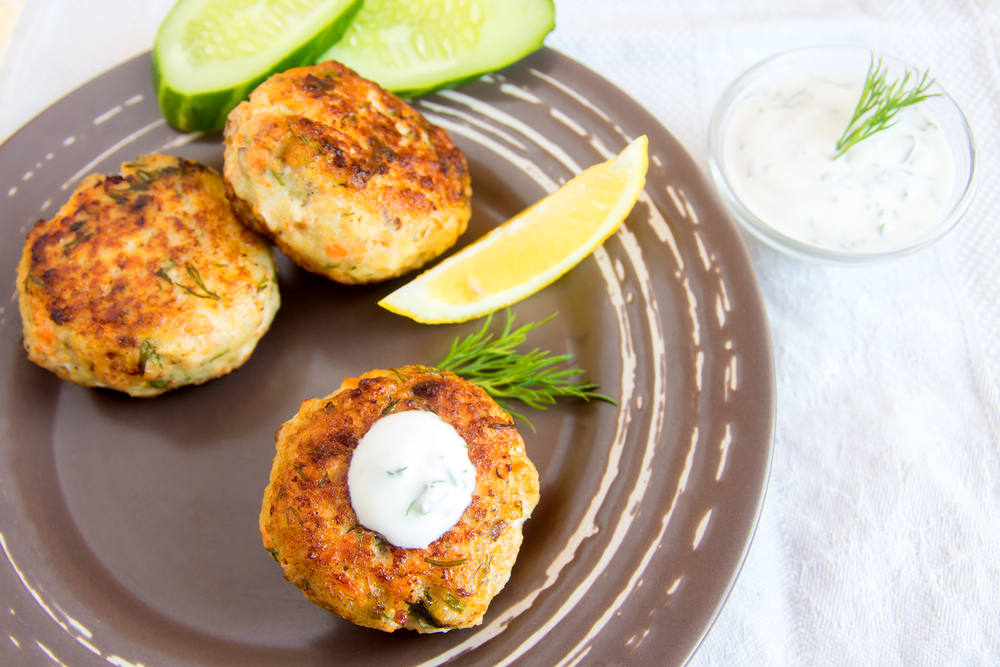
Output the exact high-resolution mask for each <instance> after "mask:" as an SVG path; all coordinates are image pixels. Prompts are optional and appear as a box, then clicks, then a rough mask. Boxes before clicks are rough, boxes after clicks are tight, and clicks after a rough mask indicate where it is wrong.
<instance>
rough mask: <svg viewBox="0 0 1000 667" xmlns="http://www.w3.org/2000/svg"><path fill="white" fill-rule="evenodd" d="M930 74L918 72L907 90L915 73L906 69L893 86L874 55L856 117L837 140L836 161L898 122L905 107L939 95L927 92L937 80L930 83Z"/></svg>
mask: <svg viewBox="0 0 1000 667" xmlns="http://www.w3.org/2000/svg"><path fill="white" fill-rule="evenodd" d="M929 72H930V70H924V73H923V75H921V74H920V72H919V71H918V72H917V73H916V76H919V77H920V80H919V82H917V84H916V85H915V86H913V87H911V88H909V89H908V88H907V84H909V83H910V76H911V75H912V74H913V72H911V71H910V70H909V69H907V70H906V73H905V74H904V75H903V78H902V79H899V80H896V81H893V82H891V83H890V82H889V81H887V78H888V75H889V70H888V68H886V69H882V59H881V58H880V59H879V61H878V62H877V63H876V62H875V56H874V55H873V56H872V62H871V65H869V66H868V76H867V77H865V85H864V88H862V90H861V98H860V99H859V100H858V106H857V107H856V108H855V109H854V116H853V117H852V118H851V122H850V123H848V124H847V129H846V130H844V134H843V136H841V137H840V139H839V140H838V141H837V154H836V155H835V156H834V158H833V159H835V160H836V159H837V158H839V157H840V156H841V155H843V154H844V153H846V152H847V151H848V150H849V149H850V148H851V147H852V146H854V145H855V144H857V143H858V142H859V141H863V140H864V139H867V138H868V137H870V136H872V135H873V134H875V133H876V132H881V131H882V130H884V129H886V128H888V127H892V126H893V125H895V124H896V123H897V122H899V119H898V118H896V115H897V114H898V113H899V112H900V110H901V109H902V108H903V107H908V106H910V105H911V104H916V103H917V102H922V101H924V100H926V99H927V98H928V97H935V96H937V94H938V93H927V89H928V88H930V87H931V85H932V84H933V83H934V79H931V80H930V81H928V80H927V75H928V74H929Z"/></svg>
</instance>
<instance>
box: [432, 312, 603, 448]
mask: <svg viewBox="0 0 1000 667" xmlns="http://www.w3.org/2000/svg"><path fill="white" fill-rule="evenodd" d="M554 317H555V314H553V315H550V316H549V317H547V318H545V319H544V320H541V321H540V322H532V323H529V324H525V325H522V326H520V327H518V328H517V329H514V330H512V328H513V325H514V316H513V315H512V314H511V312H510V309H507V323H506V324H505V325H504V328H503V332H502V333H501V334H500V335H499V337H496V338H494V336H493V334H492V333H490V332H489V328H490V324H491V323H492V320H493V315H492V314H490V315H489V316H488V317H487V318H486V322H485V323H484V324H483V327H482V329H480V330H479V331H478V332H476V333H473V334H470V335H468V336H466V337H465V339H464V340H461V341H460V340H459V339H458V338H455V340H454V341H453V342H452V344H451V351H449V352H448V356H446V357H445V358H444V360H443V361H441V363H439V364H438V365H437V368H439V369H440V370H447V371H451V372H452V373H455V374H456V375H459V376H461V377H462V378H464V379H466V380H468V381H469V382H473V383H475V384H477V385H479V386H480V387H482V388H483V389H484V390H486V393H487V394H489V395H490V396H491V397H492V398H493V399H494V400H496V401H497V402H498V403H499V404H500V405H501V407H503V409H504V410H507V412H509V413H510V414H511V415H512V416H514V417H517V418H518V419H521V420H523V421H524V422H525V423H527V424H528V426H529V427H530V428H531V430H535V427H534V426H533V425H532V423H531V422H530V421H529V420H528V418H527V417H525V416H524V415H521V414H518V413H516V412H512V411H511V410H510V409H508V408H507V406H506V405H504V403H503V401H504V399H516V400H519V401H521V402H523V403H525V404H527V405H528V406H529V407H532V408H536V409H539V410H545V409H546V407H547V406H549V405H552V404H554V403H555V402H556V398H558V397H575V398H582V399H583V400H585V401H589V400H590V399H597V400H602V401H607V402H609V403H613V404H614V405H618V403H617V402H615V400H614V399H612V398H610V397H608V396H605V395H603V394H598V393H596V392H595V391H594V390H595V389H597V388H598V385H596V384H594V383H593V382H586V381H584V380H578V381H576V382H570V378H573V377H575V376H577V375H580V374H582V373H583V371H582V370H581V369H579V368H569V369H561V370H560V369H557V368H555V366H557V365H558V364H561V363H564V362H567V361H570V360H571V359H572V358H573V356H572V355H569V354H560V355H555V356H550V354H549V352H548V351H544V352H543V351H539V350H538V349H537V348H536V349H534V350H532V351H530V352H527V353H523V354H522V353H520V352H518V351H517V347H518V346H519V345H521V344H522V343H524V340H525V337H526V336H527V334H528V333H529V332H531V331H533V330H534V329H537V328H538V327H540V326H541V325H543V324H545V323H546V322H549V321H551V320H552V318H554Z"/></svg>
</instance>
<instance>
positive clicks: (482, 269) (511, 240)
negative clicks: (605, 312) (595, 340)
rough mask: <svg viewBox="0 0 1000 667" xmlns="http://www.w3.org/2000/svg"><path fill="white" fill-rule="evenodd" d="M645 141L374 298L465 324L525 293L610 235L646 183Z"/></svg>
mask: <svg viewBox="0 0 1000 667" xmlns="http://www.w3.org/2000/svg"><path fill="white" fill-rule="evenodd" d="M647 143H648V141H647V139H646V137H645V135H643V136H641V137H639V138H638V139H636V140H635V141H633V142H632V143H631V144H629V145H628V146H626V147H625V150H623V151H622V152H621V153H620V154H619V155H618V156H617V157H615V158H613V159H611V160H608V161H607V162H602V163H600V164H596V165H594V166H592V167H590V168H589V169H587V170H585V171H583V172H582V173H580V174H579V175H577V176H576V177H575V178H573V180H571V181H569V182H568V183H566V184H565V185H563V186H562V187H561V188H559V189H558V190H556V191H555V192H553V193H552V194H550V195H548V196H547V197H545V198H544V199H542V200H540V201H538V202H537V203H535V204H533V205H532V206H530V207H528V208H527V209H525V210H524V211H522V212H521V213H519V214H517V215H516V216H514V217H513V218H511V219H510V220H508V221H507V222H505V223H504V224H502V225H500V226H499V227H497V228H496V229H494V230H492V231H491V232H490V233H489V234H486V235H485V236H483V237H482V238H481V239H479V240H477V241H476V242H474V243H473V244H471V245H469V246H468V247H467V248H465V249H463V250H462V251H460V252H458V253H456V254H454V255H452V256H451V257H449V258H448V259H446V260H444V261H443V262H441V263H440V264H438V265H437V266H435V267H434V268H432V269H430V270H429V271H426V272H424V273H422V274H420V275H419V276H418V277H417V278H415V279H414V280H412V281H410V282H409V283H407V284H406V285H404V286H403V287H400V288H399V289H398V290H396V291H395V292H392V293H391V294H389V295H388V296H387V297H385V298H384V299H382V300H381V301H379V305H380V306H382V307H383V308H386V309H387V310H391V311H392V312H394V313H397V314H399V315H405V316H406V317H409V318H411V319H414V320H416V321H417V322H423V323H426V324H444V323H448V322H465V321H467V320H471V319H474V318H477V317H481V316H483V315H486V314H488V313H492V312H493V311H495V310H498V309H500V308H503V307H505V306H509V305H511V304H513V303H517V302H518V301H520V300H522V299H524V298H526V297H529V296H531V295H532V294H534V293H536V292H538V291H539V290H541V289H542V288H543V287H546V286H548V285H550V284H552V283H553V282H554V281H555V280H556V279H558V278H559V277H561V276H562V275H563V274H565V273H566V272H567V271H569V270H570V269H572V268H573V267H574V266H576V265H577V264H579V263H580V262H581V261H582V260H583V259H584V258H585V257H586V256H587V255H589V254H590V253H591V252H593V250H594V248H596V247H597V246H598V245H600V244H601V243H603V242H604V240H605V239H607V238H608V237H609V236H611V234H613V233H614V232H615V231H616V230H617V229H618V226H619V225H621V222H622V220H624V219H625V216H627V215H628V213H629V211H631V210H632V207H633V206H634V205H635V202H636V199H638V197H639V193H640V192H642V188H643V186H644V185H645V183H646V169H647V168H648V166H649V160H648V157H647Z"/></svg>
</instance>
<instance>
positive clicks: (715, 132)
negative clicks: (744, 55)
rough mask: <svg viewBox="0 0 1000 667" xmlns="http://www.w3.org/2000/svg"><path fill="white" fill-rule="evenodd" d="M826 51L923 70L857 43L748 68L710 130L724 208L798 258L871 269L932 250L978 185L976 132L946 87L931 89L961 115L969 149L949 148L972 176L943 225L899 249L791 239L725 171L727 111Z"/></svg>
mask: <svg viewBox="0 0 1000 667" xmlns="http://www.w3.org/2000/svg"><path fill="white" fill-rule="evenodd" d="M823 50H830V51H851V52H854V53H856V54H861V53H864V54H870V55H871V57H873V58H881V59H883V60H884V61H887V62H888V63H890V64H895V65H897V66H902V67H904V68H906V69H907V70H911V71H914V72H918V71H919V69H918V68H917V67H916V66H914V65H913V64H911V63H909V62H907V61H905V60H903V59H902V58H899V57H898V56H894V55H892V54H890V53H886V52H883V51H880V50H878V49H874V48H868V47H864V46H859V45H856V44H837V43H829V44H813V45H804V46H797V47H793V48H789V49H784V50H782V51H778V52H777V53H774V54H772V55H770V56H768V57H766V58H764V59H762V60H760V61H758V62H756V63H755V64H753V65H751V66H750V67H748V68H747V69H745V70H744V71H743V72H742V73H741V74H740V75H739V76H737V77H736V78H735V79H734V80H733V81H732V82H731V83H730V84H729V85H728V86H726V88H725V89H724V90H723V92H722V94H721V95H720V96H719V99H718V101H717V102H716V104H715V108H714V109H713V112H712V116H711V120H710V122H709V127H708V162H709V171H710V174H711V178H712V181H713V182H714V184H715V186H716V190H717V191H718V193H719V195H720V197H721V199H722V201H723V203H724V204H725V206H726V208H727V209H728V210H729V212H730V213H731V214H732V216H733V218H735V220H736V221H737V223H739V225H740V226H741V227H743V228H744V229H745V230H746V231H748V232H750V233H751V234H752V235H753V236H755V237H756V238H757V239H759V240H760V241H763V242H764V243H766V244H767V245H769V246H771V247H773V248H775V249H777V250H780V251H783V252H785V253H787V254H790V255H792V256H795V257H800V258H802V257H804V258H808V259H814V260H821V261H825V262H828V263H834V264H853V265H868V264H877V263H882V262H885V261H888V260H891V259H896V258H899V257H903V256H905V255H909V254H912V253H914V252H917V251H919V250H922V249H924V248H926V247H928V246H930V245H931V244H933V243H935V242H936V241H938V240H939V239H941V238H942V237H943V236H945V235H946V234H947V233H948V232H950V231H951V230H952V229H954V227H955V226H956V225H957V224H958V222H959V221H960V220H961V219H962V218H963V217H964V216H965V213H966V212H967V211H968V209H969V206H970V205H971V204H972V200H973V198H974V196H975V193H976V190H977V187H978V182H979V168H978V167H979V151H978V148H977V146H976V140H975V136H974V134H973V132H972V127H971V125H970V124H969V120H968V118H967V117H966V115H965V113H964V112H963V111H962V108H961V107H960V106H959V104H958V103H957V102H956V101H955V99H954V98H953V97H952V96H951V94H950V93H949V92H948V91H947V90H946V89H945V88H944V86H942V85H941V84H940V83H939V82H937V81H936V80H934V81H933V82H932V90H934V92H935V93H938V94H939V95H940V97H941V99H942V100H944V103H945V104H947V105H949V106H950V107H952V108H953V110H954V112H955V113H956V114H957V118H958V120H959V121H960V126H961V134H964V136H965V138H966V143H965V144H962V145H959V146H955V145H953V144H952V143H951V142H949V145H950V147H951V148H952V150H953V151H955V152H956V153H961V152H964V151H965V150H967V151H968V160H969V166H968V174H967V177H966V178H965V183H964V187H963V185H962V184H961V177H962V176H965V175H966V174H965V173H964V171H958V173H957V174H956V177H957V178H956V181H957V182H956V184H955V190H956V191H957V190H958V189H959V188H960V187H962V188H963V189H962V194H961V195H960V196H959V198H958V200H957V201H956V202H955V204H954V206H952V207H951V209H950V210H948V211H946V212H945V211H943V212H942V214H941V216H940V217H939V219H938V220H936V221H935V222H933V223H931V225H929V226H928V227H927V229H925V230H924V231H923V232H921V233H919V234H917V235H916V236H914V237H912V238H910V239H907V240H906V241H904V242H902V243H900V244H898V245H895V246H892V247H890V248H887V249H883V250H877V251H852V250H838V249H834V248H826V247H822V246H818V245H814V244H812V243H807V242H805V241H801V240H799V239H796V238H793V237H791V236H788V235H787V234H784V233H782V232H780V231H778V230H776V229H775V228H774V227H772V226H771V225H770V224H768V223H767V222H766V221H764V220H762V219H761V218H760V217H759V216H758V215H756V214H755V213H753V212H752V211H751V210H749V208H748V207H747V206H746V205H745V204H744V203H743V202H742V200H741V199H740V198H739V196H738V195H737V194H736V191H735V190H734V189H733V187H732V185H731V184H730V181H729V178H728V176H727V172H726V169H725V162H724V160H723V158H722V135H723V134H724V131H725V129H726V127H727V125H726V121H728V117H727V116H728V112H729V111H730V110H732V109H733V108H735V105H734V103H735V102H736V101H738V96H737V93H742V92H744V91H743V88H744V87H745V86H746V84H747V82H748V81H749V80H751V79H752V77H753V76H754V75H756V74H758V73H759V72H760V71H761V70H763V69H765V68H766V67H768V66H770V65H773V64H774V63H775V61H779V60H783V59H786V58H790V57H794V56H796V55H797V54H802V53H804V52H820V51H823ZM956 166H957V165H956Z"/></svg>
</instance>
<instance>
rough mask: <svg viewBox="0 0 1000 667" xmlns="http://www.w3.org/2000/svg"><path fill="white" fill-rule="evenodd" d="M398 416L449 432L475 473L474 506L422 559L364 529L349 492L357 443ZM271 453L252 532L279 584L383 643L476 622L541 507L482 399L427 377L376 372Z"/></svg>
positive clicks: (312, 404) (502, 421) (427, 372)
mask: <svg viewBox="0 0 1000 667" xmlns="http://www.w3.org/2000/svg"><path fill="white" fill-rule="evenodd" d="M406 410H428V411H432V412H434V413H435V414H436V415H437V416H438V417H439V418H441V419H442V420H444V421H445V422H446V423H448V424H450V425H451V426H453V427H454V428H455V430H456V431H457V432H458V434H459V435H460V436H461V437H462V438H463V439H464V440H465V442H466V444H467V445H468V448H469V449H468V453H469V460H470V461H471V462H472V464H473V465H474V466H475V468H476V485H475V490H474V492H473V496H472V502H471V504H470V505H469V506H468V507H467V508H466V509H465V512H464V513H463V514H462V516H461V518H460V519H459V520H458V523H457V524H455V526H453V527H452V528H451V529H450V530H448V531H447V532H446V533H445V534H444V535H442V536H441V537H440V538H438V539H437V540H435V541H433V542H431V543H430V545H429V546H428V547H427V548H426V549H406V548H401V547H397V546H393V545H392V544H390V543H389V542H387V541H386V540H385V539H384V538H383V537H382V536H381V535H379V534H378V533H375V532H373V531H371V530H369V529H367V528H365V527H364V526H362V525H361V524H360V523H359V522H358V518H357V515H356V514H355V511H354V509H353V507H352V505H351V498H350V493H349V491H348V483H347V473H348V469H349V467H350V464H351V458H352V456H353V453H354V449H355V448H356V447H357V445H358V442H359V441H360V440H361V438H362V436H364V435H365V434H366V433H367V432H368V430H369V429H370V428H371V427H372V425H373V424H374V423H376V421H378V420H379V419H380V418H381V417H383V416H385V415H388V414H392V413H394V412H401V411H406ZM275 442H276V444H277V454H276V456H275V458H274V463H273V466H272V468H271V476H270V482H269V483H268V485H267V489H266V491H265V493H264V501H263V503H262V506H261V514H260V530H261V533H262V534H263V540H264V546H265V547H267V549H268V551H270V552H271V554H272V555H273V556H274V558H275V560H276V561H278V563H279V564H280V565H281V567H282V568H283V570H284V573H285V578H286V579H287V580H288V581H291V582H292V583H294V584H295V585H296V586H298V587H299V588H300V589H301V590H302V592H303V593H304V594H305V596H306V597H307V598H308V599H309V600H311V601H313V602H315V603H316V604H318V605H319V606H321V607H323V608H325V609H326V610H328V611H330V612H332V613H334V614H337V615H339V616H341V617H343V618H346V619H347V620H350V621H353V622H354V623H357V624H358V625H363V626H367V627H370V628H377V629H379V630H384V631H386V632H393V631H395V630H398V629H400V628H408V629H411V630H416V631H417V632H421V633H424V632H444V631H447V630H452V629H455V628H467V627H472V626H475V625H479V624H480V623H482V619H483V614H485V613H486V609H487V607H488V605H489V603H490V601H491V600H492V599H493V597H494V596H495V595H496V594H497V593H498V592H499V591H500V589H501V588H503V586H504V584H506V583H507V580H508V579H509V577H510V573H511V567H512V566H513V564H514V559H515V558H516V557H517V552H518V550H519V549H520V546H521V540H522V533H521V527H522V524H523V523H524V521H525V520H526V519H527V518H528V517H529V515H530V514H531V512H532V510H533V509H534V508H535V505H537V504H538V473H537V471H536V470H535V466H534V465H533V464H532V463H531V461H530V460H529V459H528V457H527V454H526V453H525V448H524V441H523V440H522V439H521V436H520V435H519V434H518V432H517V429H516V428H514V423H513V420H512V418H511V416H510V415H508V414H507V413H506V412H504V411H503V410H502V409H501V408H500V407H499V406H498V405H497V404H496V402H495V401H493V399H491V398H490V397H489V396H488V395H487V394H486V392H485V391H483V389H482V388H480V387H478V386H476V385H474V384H472V383H471V382H467V381H465V380H462V379H461V378H459V377H458V376H456V375H454V374H452V373H449V372H444V371H437V370H435V369H433V368H427V367H424V366H406V367H403V368H398V369H392V370H373V371H371V372H369V373H365V374H364V375H362V376H361V377H352V378H347V379H346V380H345V381H344V383H343V385H342V386H341V387H340V389H338V390H337V391H336V392H334V393H333V394H331V395H329V396H327V397H326V398H317V399H310V400H307V401H304V402H303V403H302V405H301V407H300V409H299V412H298V414H296V415H295V417H293V418H292V419H291V420H290V421H288V422H286V423H285V424H283V425H282V426H281V427H280V428H279V429H278V431H277V432H276V433H275ZM400 446H401V447H405V446H406V443H405V442H401V443H400Z"/></svg>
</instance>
